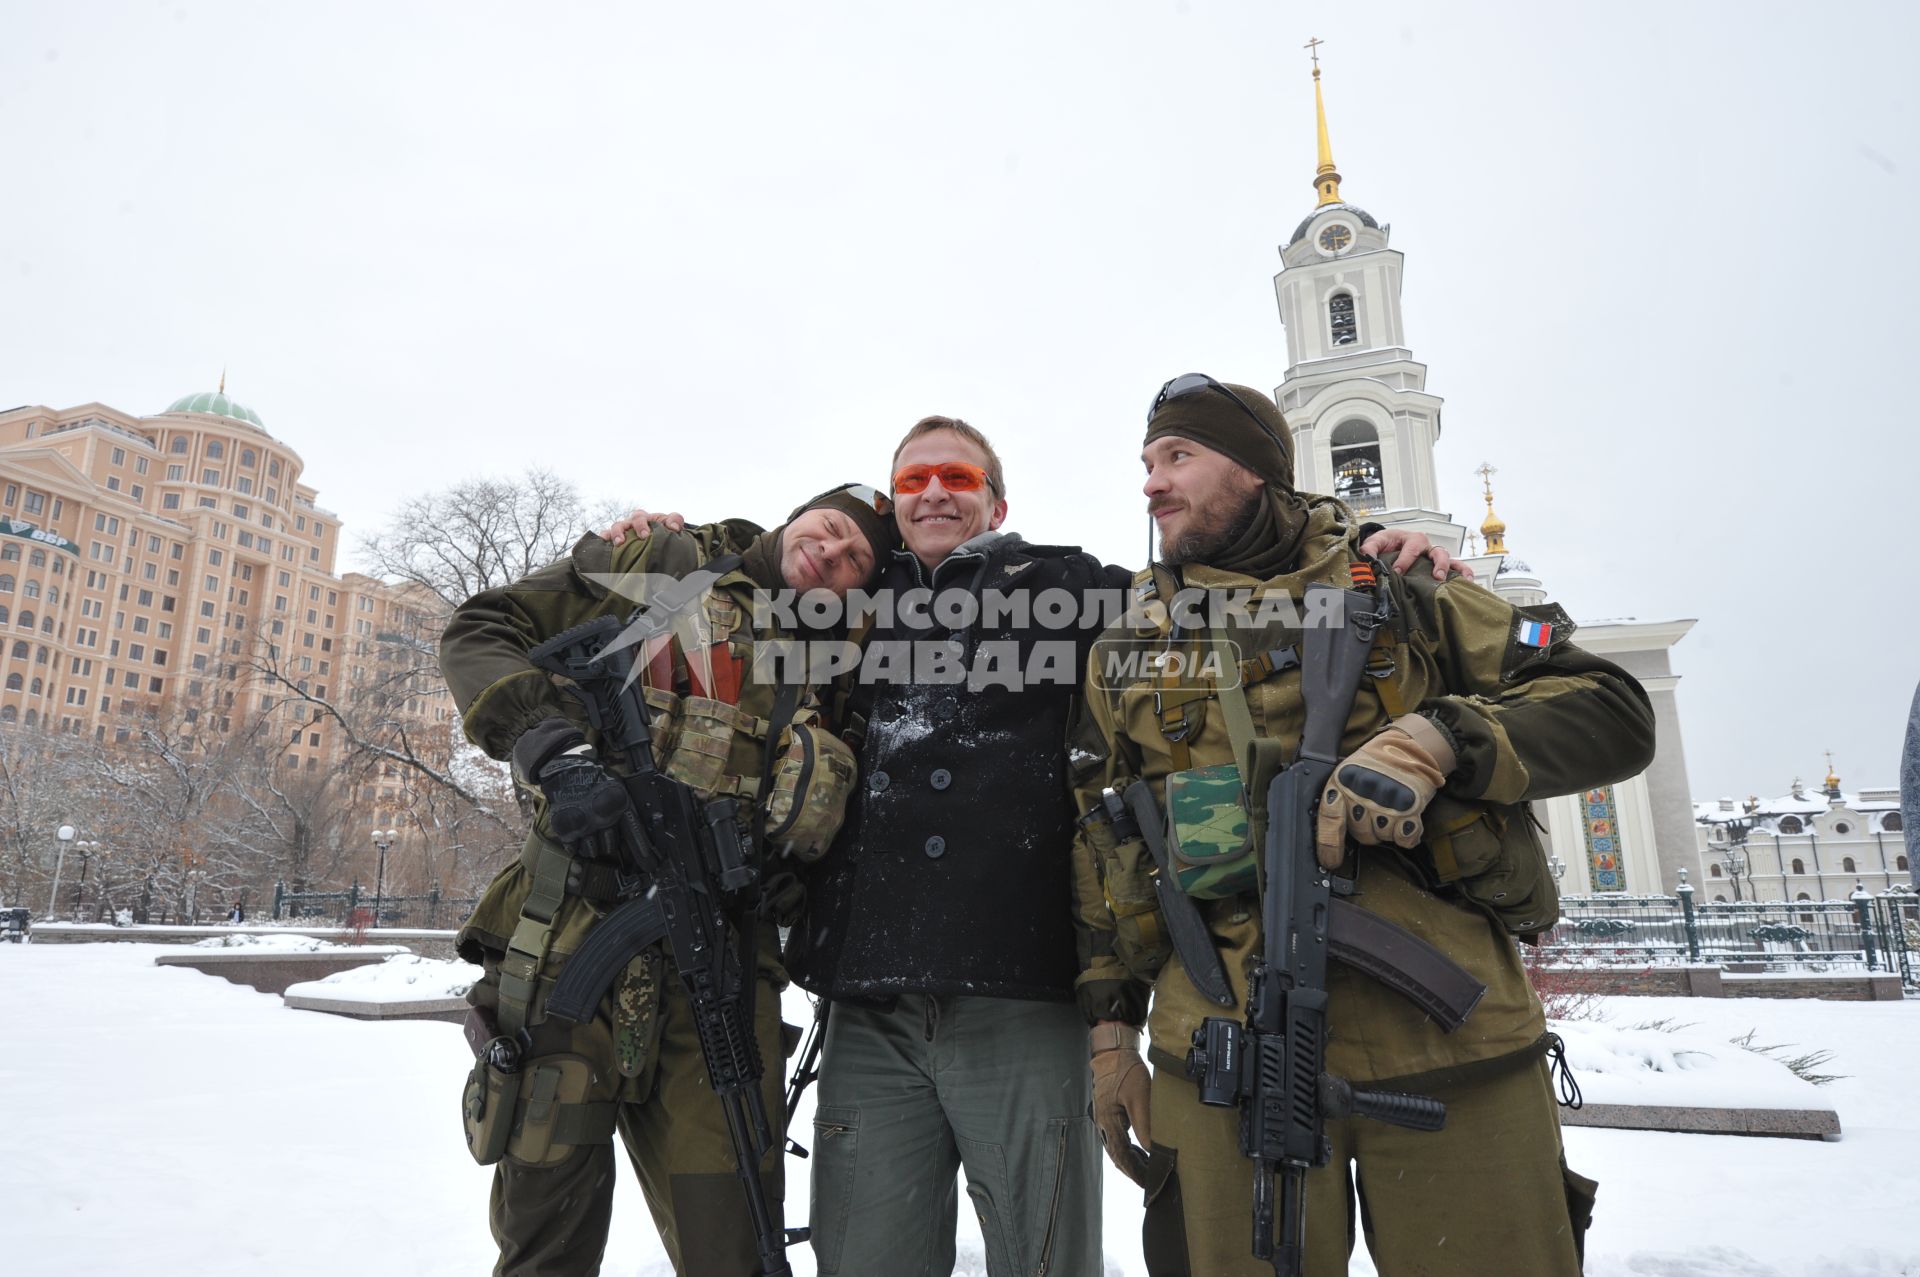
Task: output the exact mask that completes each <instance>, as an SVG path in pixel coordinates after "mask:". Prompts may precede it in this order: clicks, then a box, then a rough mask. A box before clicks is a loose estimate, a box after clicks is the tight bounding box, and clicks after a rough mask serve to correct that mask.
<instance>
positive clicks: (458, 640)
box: [440, 521, 753, 758]
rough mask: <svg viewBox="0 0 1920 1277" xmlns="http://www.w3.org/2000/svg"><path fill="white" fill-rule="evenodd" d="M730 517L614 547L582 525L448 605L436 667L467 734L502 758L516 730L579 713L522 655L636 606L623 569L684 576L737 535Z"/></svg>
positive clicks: (736, 524)
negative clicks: (540, 561)
mask: <svg viewBox="0 0 1920 1277" xmlns="http://www.w3.org/2000/svg"><path fill="white" fill-rule="evenodd" d="M742 526H744V527H751V526H753V525H751V524H744V523H741V522H740V521H735V522H733V523H729V524H707V525H703V526H701V527H699V528H690V529H687V530H686V531H684V532H671V533H669V532H656V533H655V534H654V535H652V536H649V537H645V538H641V539H638V540H630V541H628V542H627V543H626V544H625V545H622V546H618V547H615V546H613V545H611V544H610V543H609V542H607V541H605V540H604V539H602V538H600V537H598V536H595V535H594V534H592V533H588V534H587V535H586V536H584V537H582V538H581V539H580V540H579V541H578V542H577V543H576V544H575V545H574V547H573V550H572V551H571V552H570V553H569V554H568V555H567V557H566V558H563V559H560V560H558V561H557V562H554V563H550V564H548V565H547V566H546V567H544V568H541V569H540V570H539V571H537V572H530V573H528V574H527V575H526V576H524V577H521V578H520V579H519V580H518V581H515V582H514V583H513V584H512V585H508V586H502V587H499V588H497V589H492V590H482V591H481V592H480V593H478V594H476V595H474V596H473V597H472V598H470V599H468V600H467V601H466V602H465V603H462V604H461V605H460V606H459V607H458V608H456V609H454V613H453V618H452V619H451V620H450V621H449V622H448V623H447V628H446V630H445V631H444V632H443V633H442V634H441V636H440V670H441V673H442V674H444V675H445V677H446V680H447V687H448V689H449V690H450V691H452V693H453V699H454V703H455V704H456V705H458V706H459V707H460V714H461V727H462V728H463V730H464V731H465V732H466V735H467V739H468V740H471V741H472V742H473V743H474V744H475V745H478V746H479V747H480V748H481V749H483V750H485V751H486V752H487V753H488V754H490V755H492V756H493V757H495V758H506V757H508V756H509V754H510V753H511V751H512V749H513V743H514V742H515V741H516V740H518V739H519V738H520V734H521V733H522V732H524V731H526V730H527V729H528V728H530V727H532V726H534V725H535V724H537V723H540V722H543V721H545V720H546V719H550V718H571V719H574V720H576V721H578V720H580V717H581V711H580V707H579V705H578V704H577V703H576V702H574V701H573V700H572V698H570V697H568V696H566V695H564V694H563V693H562V692H561V691H560V689H559V688H557V687H556V686H555V685H554V683H553V680H552V679H551V678H550V677H549V676H548V675H547V674H546V673H545V672H544V671H542V670H538V669H535V668H534V666H533V664H532V663H531V662H530V661H529V660H528V659H527V653H528V652H530V651H532V650H533V649H534V648H535V647H537V646H539V645H540V644H541V643H542V642H544V641H546V640H547V639H550V638H552V637H553V636H554V635H556V634H559V633H561V632H562V631H563V630H566V629H569V628H571V627H572V626H575V625H579V624H582V623H583V622H586V621H590V620H592V619H593V618H594V617H596V616H601V615H621V614H624V613H625V612H628V611H631V610H632V609H633V607H634V606H635V602H634V599H633V598H632V597H631V596H630V593H631V592H630V591H622V590H621V589H620V588H618V585H619V578H620V577H621V576H623V575H626V574H628V573H662V574H666V575H670V576H675V577H679V576H684V575H685V574H686V573H687V572H690V571H692V570H693V569H694V568H697V567H698V566H700V565H701V564H702V563H705V562H707V561H708V560H710V559H712V558H713V557H715V556H717V555H718V554H724V553H728V552H730V551H731V550H732V548H733V542H734V540H736V539H737V538H738V537H739V535H740V527H742Z"/></svg>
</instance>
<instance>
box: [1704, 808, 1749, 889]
mask: <svg viewBox="0 0 1920 1277" xmlns="http://www.w3.org/2000/svg"><path fill="white" fill-rule="evenodd" d="M1752 830H1753V818H1752V817H1751V816H1745V817H1741V818H1739V819H1737V820H1729V821H1726V822H1724V823H1722V824H1719V825H1716V826H1714V830H1713V834H1712V836H1711V837H1710V838H1708V840H1707V843H1708V845H1709V846H1710V847H1712V849H1713V850H1715V851H1717V852H1719V853H1720V859H1721V861H1722V862H1723V863H1724V864H1725V865H1726V867H1727V878H1728V880H1729V881H1731V882H1732V883H1733V899H1734V903H1735V904H1738V903H1739V902H1740V900H1741V899H1742V896H1741V894H1740V877H1741V875H1742V874H1745V873H1746V872H1747V835H1748V834H1749V833H1750V832H1752Z"/></svg>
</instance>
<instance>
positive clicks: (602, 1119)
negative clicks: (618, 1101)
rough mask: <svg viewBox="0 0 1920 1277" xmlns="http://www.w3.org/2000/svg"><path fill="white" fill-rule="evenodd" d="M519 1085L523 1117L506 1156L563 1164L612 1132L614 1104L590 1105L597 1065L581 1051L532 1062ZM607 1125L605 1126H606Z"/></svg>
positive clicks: (540, 1163) (527, 1161) (518, 1078)
mask: <svg viewBox="0 0 1920 1277" xmlns="http://www.w3.org/2000/svg"><path fill="white" fill-rule="evenodd" d="M514 1080H515V1081H518V1082H519V1083H520V1102H519V1110H520V1113H519V1120H518V1121H516V1122H515V1123H514V1124H513V1125H514V1129H513V1133H512V1136H511V1138H509V1139H508V1140H507V1147H506V1154H507V1156H508V1157H511V1158H512V1159H513V1160H514V1161H516V1162H519V1163H521V1164H523V1165H527V1166H558V1165H559V1164H560V1163H561V1162H564V1161H566V1160H567V1158H568V1157H569V1156H571V1155H572V1153H573V1150H574V1149H575V1148H576V1147H578V1146H579V1145H581V1144H590V1143H593V1142H595V1140H596V1139H602V1140H604V1139H607V1138H608V1137H610V1136H611V1135H612V1134H613V1108H614V1106H613V1105H612V1104H611V1103H601V1104H590V1103H588V1101H587V1096H588V1095H589V1094H590V1093H591V1092H592V1090H593V1082H594V1073H593V1065H592V1064H591V1063H590V1062H589V1061H588V1060H587V1059H586V1058H585V1057H584V1056H578V1055H548V1056H542V1057H541V1058H539V1059H538V1060H530V1061H528V1062H527V1064H526V1066H524V1067H523V1068H522V1069H521V1071H520V1073H519V1074H518V1075H517V1076H516V1077H515V1078H514ZM603 1126H604V1129H601V1128H602V1127H603Z"/></svg>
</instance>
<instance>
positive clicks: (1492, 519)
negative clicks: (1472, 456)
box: [1474, 461, 1507, 554]
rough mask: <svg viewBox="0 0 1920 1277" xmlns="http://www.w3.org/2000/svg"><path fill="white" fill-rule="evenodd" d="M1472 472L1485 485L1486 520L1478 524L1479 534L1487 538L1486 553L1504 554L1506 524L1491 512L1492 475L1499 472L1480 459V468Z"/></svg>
mask: <svg viewBox="0 0 1920 1277" xmlns="http://www.w3.org/2000/svg"><path fill="white" fill-rule="evenodd" d="M1474 473H1475V474H1477V475H1479V476H1480V481H1481V482H1482V483H1483V484H1485V485H1486V492H1487V518H1486V522H1484V523H1482V524H1481V525H1480V535H1481V536H1483V537H1485V538H1486V539H1487V553H1488V554H1505V553H1506V552H1507V525H1506V524H1504V523H1502V522H1501V521H1500V516H1499V515H1497V514H1495V513H1494V512H1493V476H1494V475H1496V474H1499V473H1500V472H1499V471H1498V470H1496V469H1494V468H1493V467H1492V466H1490V465H1488V464H1487V463H1486V462H1484V461H1482V462H1481V463H1480V468H1479V469H1478V470H1475V471H1474Z"/></svg>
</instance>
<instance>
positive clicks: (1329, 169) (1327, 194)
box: [1306, 36, 1340, 206]
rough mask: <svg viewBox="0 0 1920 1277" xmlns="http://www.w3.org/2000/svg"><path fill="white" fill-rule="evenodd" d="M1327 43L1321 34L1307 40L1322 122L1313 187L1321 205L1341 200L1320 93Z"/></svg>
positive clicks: (1315, 100)
mask: <svg viewBox="0 0 1920 1277" xmlns="http://www.w3.org/2000/svg"><path fill="white" fill-rule="evenodd" d="M1323 43H1325V42H1324V41H1322V40H1321V39H1320V37H1319V36H1315V37H1314V38H1313V39H1311V40H1309V41H1307V43H1306V49H1307V52H1309V53H1311V54H1312V55H1313V111H1314V114H1315V115H1316V116H1317V117H1318V119H1319V122H1320V167H1319V168H1317V169H1315V170H1314V172H1313V189H1314V190H1316V191H1319V192H1320V205H1319V206H1324V205H1327V204H1338V203H1339V202H1340V174H1339V171H1338V170H1336V169H1335V168H1334V167H1333V143H1331V142H1329V141H1327V103H1326V99H1325V98H1323V97H1321V95H1320V48H1319V46H1320V45H1321V44H1323Z"/></svg>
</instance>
